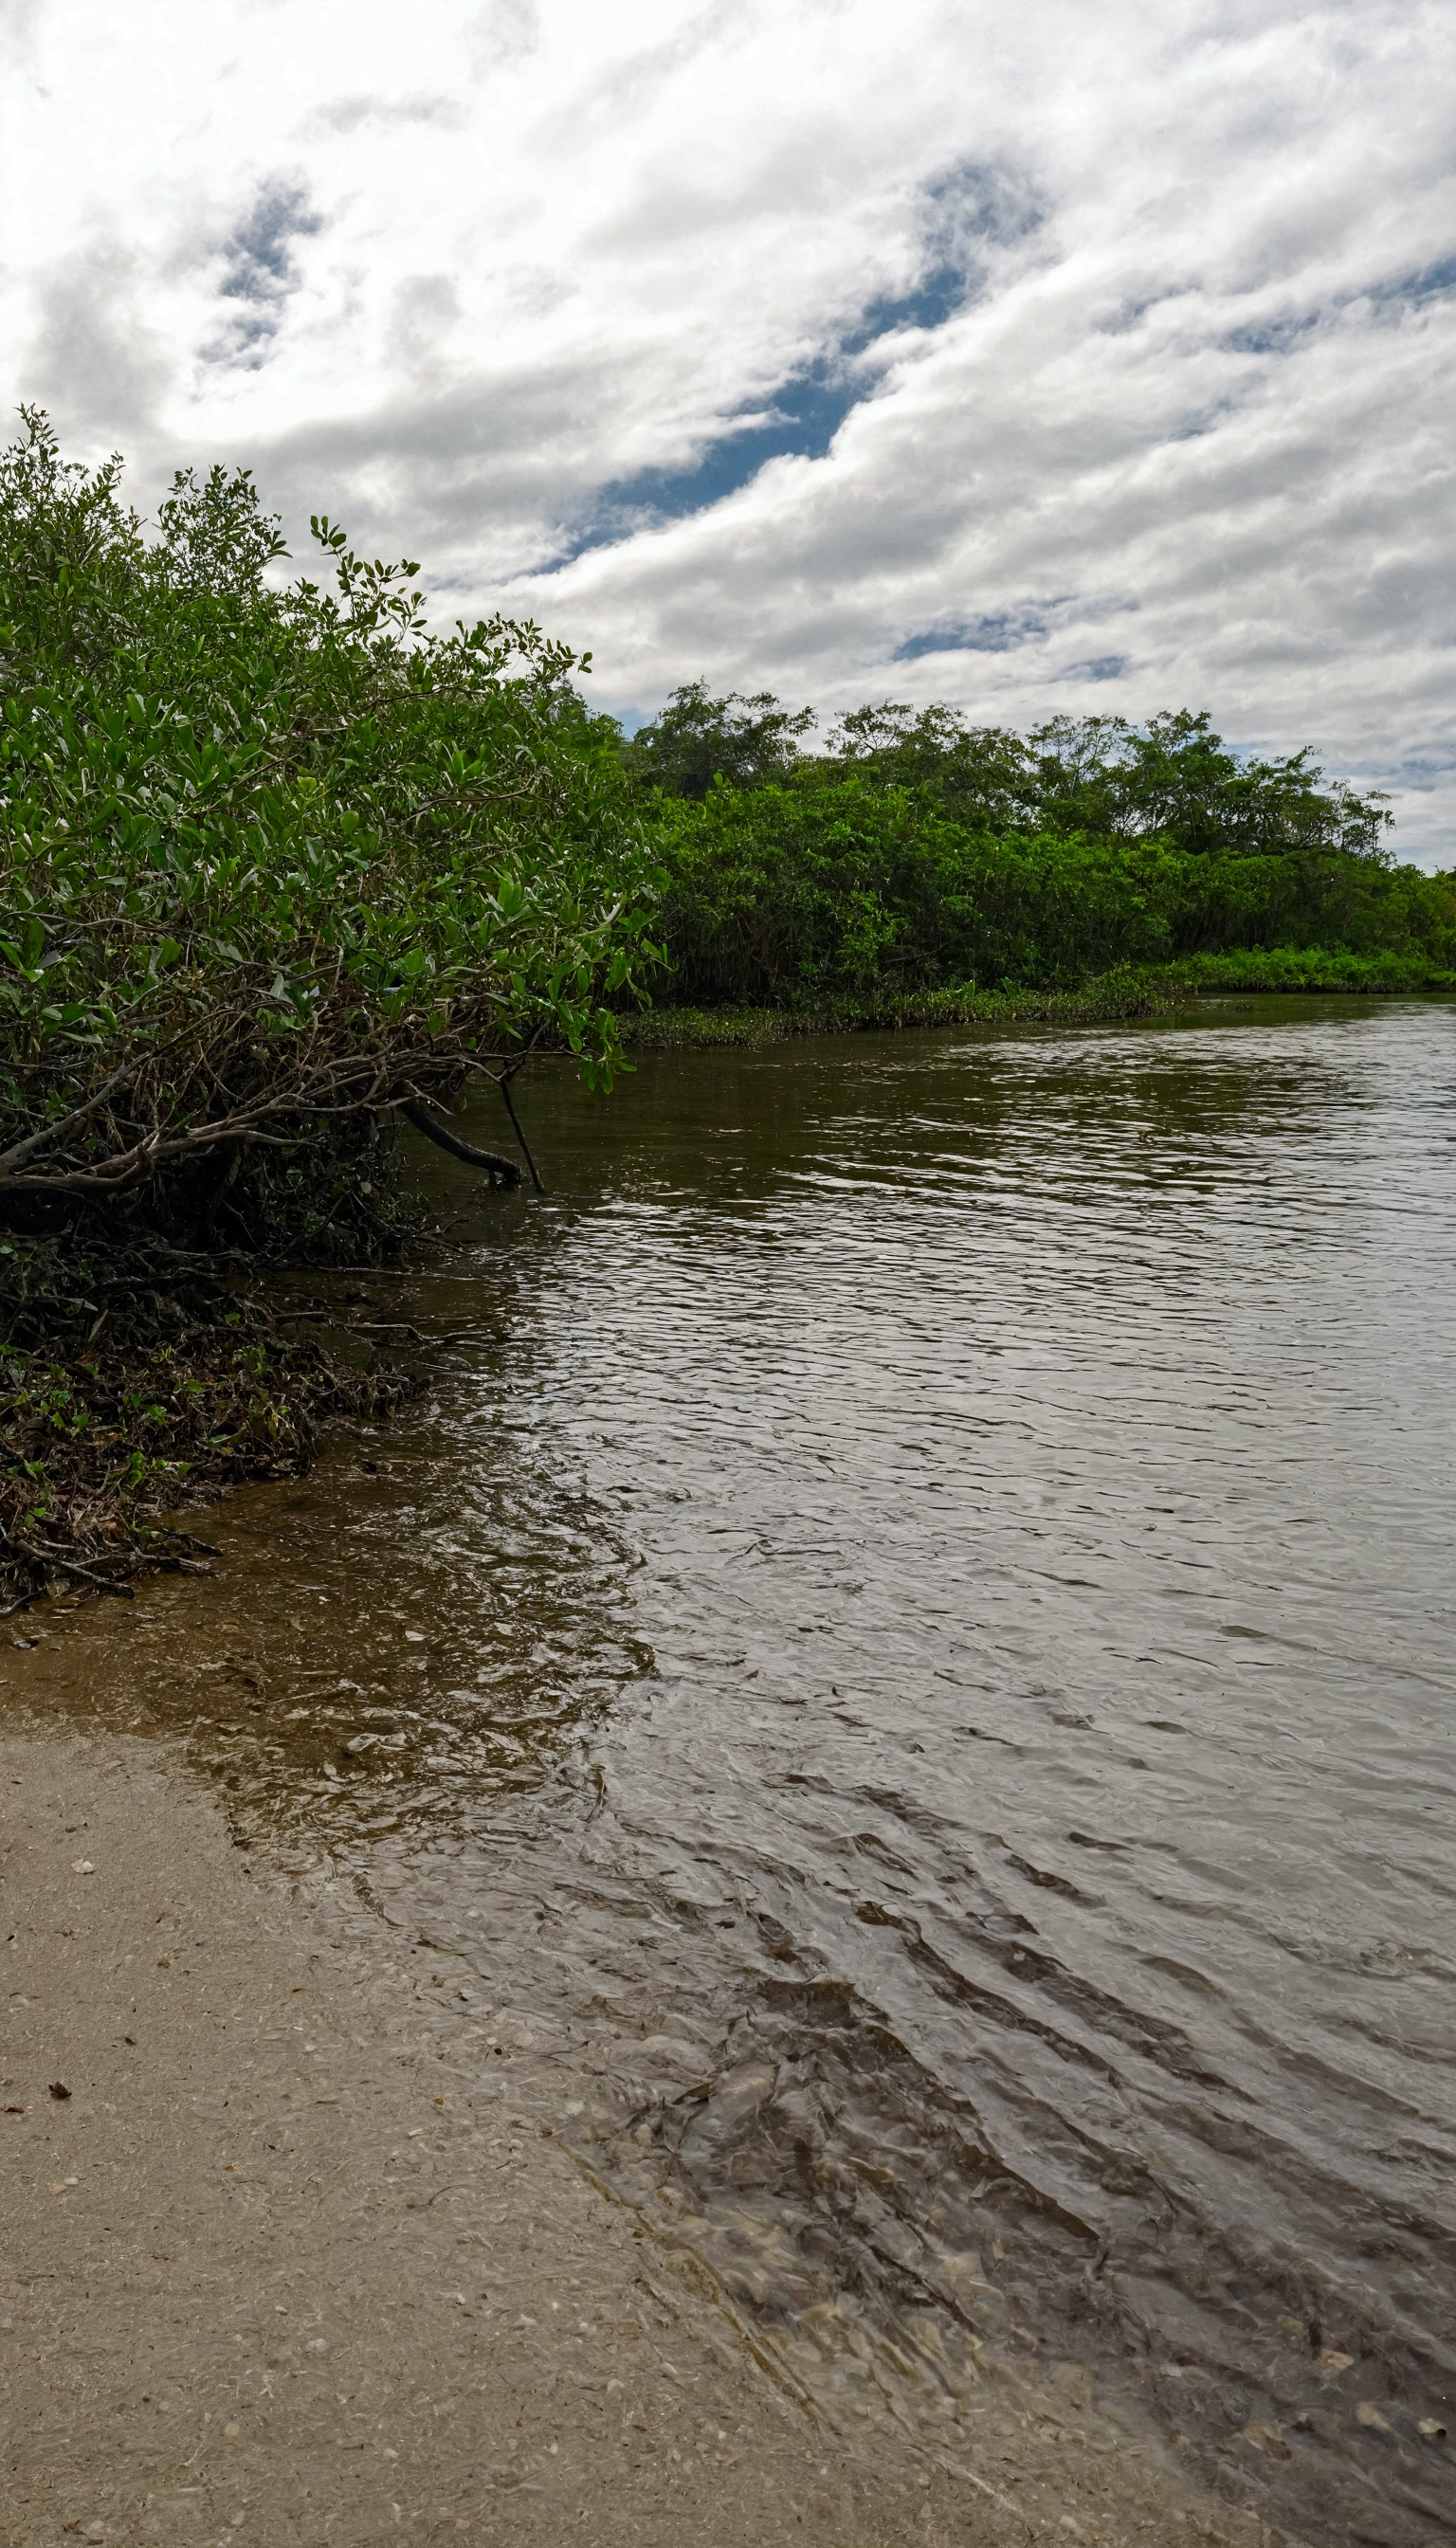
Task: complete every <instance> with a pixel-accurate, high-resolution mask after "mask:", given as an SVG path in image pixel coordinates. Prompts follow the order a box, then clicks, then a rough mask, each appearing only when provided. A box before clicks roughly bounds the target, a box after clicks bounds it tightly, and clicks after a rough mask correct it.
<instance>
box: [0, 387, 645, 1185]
mask: <svg viewBox="0 0 1456 2548" xmlns="http://www.w3.org/2000/svg"><path fill="white" fill-rule="evenodd" d="M23 424H24V429H23V431H22V433H21V435H20V436H19V438H18V439H17V440H16V441H15V443H13V444H12V446H11V447H10V448H9V449H8V450H7V451H5V452H4V453H3V454H0V1199H3V1198H4V1197H5V1195H6V1194H7V1193H8V1194H12V1195H14V1194H17V1193H39V1194H42V1195H45V1194H60V1193H70V1194H80V1195H92V1196H106V1195H111V1194H117V1193H122V1192H126V1191H128V1190H132V1189H136V1188H137V1187H138V1186H139V1185H141V1184H143V1183H146V1182H148V1181H151V1180H154V1179H155V1178H157V1177H158V1176H159V1175H164V1174H165V1173H167V1172H168V1171H170V1170H172V1169H183V1168H186V1167H187V1166H188V1165H189V1163H193V1162H196V1161H197V1160H198V1159H200V1158H201V1157H203V1156H204V1155H207V1154H211V1153H214V1152H218V1151H234V1152H235V1150H236V1149H237V1147H238V1146H239V1145H241V1146H243V1147H252V1148H255V1149H256V1148H259V1147H266V1146H268V1145H272V1146H273V1147H275V1148H283V1149H289V1148H293V1147H296V1146H297V1144H298V1143H299V1142H300V1141H301V1140H303V1139H306V1138H313V1139H316V1140H322V1141H323V1142H324V1143H325V1145H326V1144H327V1143H328V1142H329V1141H330V1140H333V1141H334V1142H335V1144H337V1142H338V1141H339V1140H344V1139H345V1137H346V1135H347V1133H348V1130H349V1128H350V1127H351V1126H353V1127H355V1128H356V1127H357V1122H358V1119H359V1118H360V1117H361V1116H369V1117H371V1118H372V1117H374V1116H377V1114H378V1110H380V1109H382V1108H383V1109H388V1108H391V1107H394V1106H398V1105H400V1104H405V1103H411V1102H415V1101H421V1100H423V1101H431V1100H433V1101H441V1100H447V1099H448V1098H450V1097H451V1096H452V1095H453V1094H454V1093H455V1092H456V1091H457V1090H458V1089H459V1087H460V1086H461V1084H462V1082H463V1080H464V1079H465V1078H466V1077H468V1076H469V1075H470V1074H471V1073H473V1072H483V1071H490V1072H493V1073H495V1074H497V1075H500V1074H508V1073H509V1072H510V1071H511V1070H513V1069H514V1068H515V1067H517V1066H518V1065H519V1063H520V1062H521V1060H522V1059H523V1058H524V1057H525V1056H527V1055H528V1054H530V1053H532V1052H535V1051H539V1050H543V1049H555V1050H568V1051H570V1052H572V1053H574V1054H576V1055H577V1056H578V1057H579V1060H580V1064H581V1067H582V1068H583V1070H584V1071H585V1073H586V1075H587V1076H588V1078H589V1079H590V1080H592V1081H595V1082H598V1083H607V1082H609V1080H610V1076H611V1072H612V1068H613V1064H614V1062H615V1060H616V1058H617V1054H618V1043H617V1032H616V1024H615V1015H614V1011H615V1009H616V1007H617V1006H618V1005H619V1004H620V1003H621V1002H622V1001H623V1000H624V999H626V998H629V997H630V996H631V991H632V985H633V980H634V967H635V966H636V965H637V964H638V963H639V962H640V960H641V957H642V953H643V948H644V943H645V940H644V932H645V929H646V925H647V913H648V903H647V899H646V890H645V888H646V881H647V870H646V866H645V863H644V850H643V844H642V839H641V827H640V824H639V822H638V820H637V819H636V817H635V815H634V813H633V809H632V806H631V803H630V800H629V797H628V794H627V791H626V788H625V785H624V782H623V778H622V774H621V770H620V761H619V753H618V748H617V747H618V738H617V734H616V729H615V728H614V727H613V726H612V725H611V723H610V721H609V720H606V719H602V718H594V717H592V715H591V714H590V713H589V712H588V710H587V708H586V707H585V705H584V703H583V701H582V699H581V698H580V696H579V694H578V692H577V691H576V689H575V688H574V686H573V676H574V675H580V674H581V673H583V672H585V671H586V670H587V669H588V662H589V659H588V658H586V657H582V658H577V657H575V656H574V655H573V654H572V653H571V652H570V650H569V649H567V648H566V647H564V646H561V645H557V644H555V643H553V642H552V641H550V640H548V639H547V638H545V637H543V635H542V634H541V632H540V630H539V629H538V628H537V627H536V626H535V625H534V624H532V623H519V622H515V621H512V620H507V619H502V618H494V619H489V620H482V621H480V622H478V623H477V624H476V625H475V626H473V627H466V626H464V625H463V624H458V625H457V627H456V629H455V630H454V632H453V633H452V634H451V635H449V636H447V637H440V636H433V635H430V634H428V633H426V630H425V627H424V621H423V599H422V595H421V594H420V593H419V592H418V591H417V589H416V588H415V587H414V585H413V582H412V579H413V577H414V575H415V574H416V572H417V570H416V568H415V567H414V566H413V565H412V564H410V563H409V562H408V561H407V562H404V563H400V564H393V565H387V564H385V563H383V562H381V561H378V560H376V561H374V562H370V561H369V560H367V559H365V558H362V557H360V556H358V555H357V554H355V552H353V551H352V550H351V549H350V548H349V546H348V544H347V542H346V540H345V537H344V534H343V532H342V531H341V530H339V529H338V528H337V527H336V526H335V525H334V524H333V523H332V522H330V521H329V520H328V519H327V517H326V516H322V515H320V516H318V517H316V518H315V521H314V531H315V536H316V538H317V540H318V545H319V548H320V550H321V552H322V560H323V564H324V566H325V567H326V568H327V569H328V570H330V571H331V572H330V581H329V583H328V584H325V583H323V582H313V581H310V580H307V579H297V580H285V577H284V575H283V573H282V571H281V570H282V562H283V560H284V558H285V556H286V551H285V549H284V546H283V542H282V539H281V537H280V534H279V528H278V524H277V522H276V520H274V519H273V518H272V517H270V516H269V515H268V514H266V513H265V512H264V511H263V509H262V507H261V505H260V502H259V500H258V497H257V494H256V491H255V489H254V487H253V484H252V481H251V479H250V477H249V476H248V474H247V472H246V471H233V472H228V471H226V470H224V469H222V468H215V469H214V470H212V471H211V473H210V474H209V475H208V476H206V477H205V478H199V477H198V476H196V475H195V474H194V473H193V472H191V471H184V472H182V473H180V474H179V475H178V477H177V479H176V481H175V483H174V486H173V489H172V492H171V494H170V496H169V497H168V499H167V500H166V501H165V502H164V503H163V504H162V505H161V507H160V508H159V512H158V516H157V520H156V523H155V526H154V529H153V531H152V533H151V535H150V536H147V534H146V532H145V530H144V528H143V525H142V524H141V522H140V521H139V520H138V518H137V514H136V513H135V512H134V511H133V510H131V509H130V508H129V507H128V506H126V505H125V504H124V503H123V502H122V500H121V497H120V494H119V480H120V474H121V464H120V462H119V461H118V460H115V459H113V460H112V461H110V462H108V463H107V464H106V466H104V467H103V468H100V469H97V470H95V471H87V470H86V469H84V468H82V467H79V466H78V465H76V464H74V463H71V462H67V461H65V460H63V459H62V457H61V455H60V452H59V449H58V447H57V444H56V440H55V437H54V435H53V433H52V432H51V430H50V427H49V425H48V423H47V421H46V417H45V416H44V415H43V414H41V413H40V412H38V411H36V410H30V409H28V410H23ZM345 1145H346V1142H345Z"/></svg>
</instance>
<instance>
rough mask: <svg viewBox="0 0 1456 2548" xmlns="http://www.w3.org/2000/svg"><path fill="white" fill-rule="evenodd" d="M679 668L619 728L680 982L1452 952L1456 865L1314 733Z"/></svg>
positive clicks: (846, 983) (882, 990) (705, 986)
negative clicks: (640, 714)
mask: <svg viewBox="0 0 1456 2548" xmlns="http://www.w3.org/2000/svg"><path fill="white" fill-rule="evenodd" d="M814 722H815V721H814V718H813V714H812V711H810V710H809V709H799V710H797V711H793V710H789V709H787V708H785V707H784V706H783V705H782V704H781V703H780V702H779V701H778V700H776V699H775V698H774V697H773V696H772V695H770V694H769V693H767V692H765V693H761V694H759V695H757V696H752V697H746V696H743V695H742V694H739V693H729V694H728V695H727V696H725V697H721V698H715V697H713V696H711V695H710V694H709V692H708V690H707V688H706V686H705V685H704V684H703V683H701V682H693V683H686V684H684V685H683V687H682V688H680V689H679V690H678V691H677V692H676V693H675V694H674V696H673V698H672V700H671V701H670V703H669V705H668V707H667V708H666V709H665V711H664V712H663V714H662V715H661V716H659V717H658V718H657V719H656V720H655V721H654V722H653V723H652V724H650V725H648V726H646V727H644V728H642V729H641V730H640V731H639V732H638V733H637V734H635V735H634V736H632V737H631V738H630V740H624V742H623V746H622V759H623V767H624V770H625V772H626V774H627V778H628V784H629V786H630V787H631V788H632V790H633V792H634V794H635V795H636V796H637V798H638V801H639V803H640V804H641V805H642V807H643V810H644V813H645V816H646V820H647V824H648V830H649V834H650V838H651V846H652V852H653V857H654V860H655V863H656V865H657V867H658V870H659V875H660V884H659V888H658V891H659V897H660V898H659V903H658V914H659V918H658V928H659V931H660V935H661V937H662V939H663V942H664V944H665V946H666V949H667V951H668V956H669V962H670V968H671V969H670V980H671V984H672V990H673V996H675V997H677V998H680V999H683V1000H690V1001H695V1002H701V1003H704V1004H713V1003H717V1002H744V1003H765V1004H769V1005H775V1004H778V1005H788V1006H793V1005H796V1004H797V1005H807V1006H812V1005H813V1004H814V1003H815V1002H816V1001H821V1002H822V1001H826V1000H827V1001H831V1002H832V1001H834V1000H850V1001H853V1002H859V1003H861V1004H868V1005H869V1006H870V1007H872V1006H873V1004H874V1003H875V1001H876V1000H878V1001H880V1002H882V1003H884V1004H886V1005H889V1004H891V1003H892V1001H893V999H894V997H895V996H897V995H902V994H904V993H907V992H914V991H924V990H932V989H944V988H948V987H951V986H956V987H959V986H967V987H970V986H975V987H981V988H986V989H1007V988H1023V987H1047V988H1060V987H1069V986H1072V985H1075V984H1077V983H1080V982H1083V981H1085V980H1087V979H1088V978H1089V977H1090V976H1095V975H1099V974H1102V973H1105V972H1107V971H1109V970H1111V969H1113V968H1115V967H1119V966H1125V965H1156V964H1166V963H1170V962H1177V961H1179V960H1180V959H1186V958H1192V957H1204V956H1221V955H1226V954H1228V953H1229V951H1233V950H1245V949H1246V950H1271V949H1276V948H1289V949H1321V950H1344V951H1347V952H1349V953H1352V954H1355V955H1361V954H1370V953H1374V952H1379V953H1382V954H1394V955H1400V956H1405V957H1408V958H1410V957H1413V958H1415V959H1417V960H1418V961H1419V962H1422V963H1424V964H1426V965H1427V966H1428V967H1429V968H1430V969H1431V970H1433V971H1440V970H1443V969H1446V968H1449V967H1450V966H1452V965H1453V963H1456V879H1453V878H1452V877H1451V876H1449V875H1437V876H1432V875H1428V874H1425V873H1423V872H1422V871H1421V870H1419V869H1417V868H1415V867H1413V866H1410V865H1400V864H1399V863H1398V862H1397V861H1396V859H1395V858H1394V856H1393V854H1392V852H1391V849H1390V847H1389V839H1388V836H1389V831H1390V827H1391V818H1390V814H1389V810H1388V807H1387V805H1386V802H1385V799H1384V798H1383V797H1382V796H1381V795H1380V794H1378V793H1373V792H1362V791H1360V790H1358V789H1356V788H1353V787H1350V786H1348V785H1346V784H1344V783H1343V782H1341V781H1338V780H1329V779H1327V778H1326V777H1325V776H1324V774H1323V773H1322V771H1321V770H1320V769H1319V765H1318V763H1317V762H1316V760H1315V757H1314V755H1313V753H1311V752H1310V751H1308V750H1306V751H1302V752H1297V753H1293V754H1290V755H1287V756H1285V757H1283V758H1276V759H1263V758H1260V757H1257V756H1245V755H1241V754H1238V753H1236V752H1233V751H1230V750H1229V749H1228V748H1227V747H1226V746H1225V744H1224V742H1223V740H1222V738H1221V737H1220V736H1219V735H1218V734H1216V733H1215V732H1214V730H1213V724H1212V720H1211V719H1210V717H1209V716H1208V715H1206V714H1202V713H1198V712H1195V711H1192V710H1187V709H1183V710H1176V711H1170V712H1168V713H1166V714H1163V715H1160V716H1154V717H1152V718H1150V719H1149V720H1148V722H1147V723H1146V724H1145V725H1142V726H1138V725H1134V724H1132V723H1131V722H1130V721H1129V720H1128V719H1126V718H1123V717H1118V716H1098V717H1083V718H1072V717H1066V716H1059V717H1054V718H1052V719H1050V720H1049V721H1048V722H1047V723H1046V724H1045V725H1042V726H1040V727H1038V728H1036V729H1035V730H1034V731H1033V732H1031V733H1030V734H1025V735H1023V734H1017V733H1013V732H1011V731H1009V730H1007V729H1006V728H1003V727H995V726H976V725H973V724H970V723H968V722H967V721H966V720H965V719H964V718H962V717H960V716H957V715H956V713H955V712H954V711H952V710H951V709H949V708H946V707H928V708H921V709H914V708H912V707H909V706H906V705H902V704H897V703H895V702H892V701H887V702H883V703H879V704H870V705H867V706H865V707H863V708H859V709H857V710H855V711H853V712H852V713H850V714H849V715H846V716H844V717H842V718H840V719H839V721H838V723H837V724H836V725H834V726H833V727H832V728H831V729H830V731H829V733H828V735H827V736H826V737H825V738H824V740H823V742H822V743H821V744H819V745H818V746H817V747H816V745H815V742H814V741H813V729H814Z"/></svg>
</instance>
